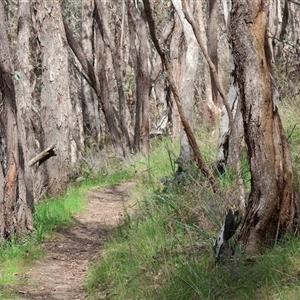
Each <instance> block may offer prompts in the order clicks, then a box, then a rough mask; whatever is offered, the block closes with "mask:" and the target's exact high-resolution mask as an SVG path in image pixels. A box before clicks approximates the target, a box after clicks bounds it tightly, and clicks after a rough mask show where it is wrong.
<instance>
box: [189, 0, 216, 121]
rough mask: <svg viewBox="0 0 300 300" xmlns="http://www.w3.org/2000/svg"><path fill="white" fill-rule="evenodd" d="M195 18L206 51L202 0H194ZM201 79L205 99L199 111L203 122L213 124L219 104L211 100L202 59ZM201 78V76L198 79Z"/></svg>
mask: <svg viewBox="0 0 300 300" xmlns="http://www.w3.org/2000/svg"><path fill="white" fill-rule="evenodd" d="M194 5H195V19H196V20H198V24H199V32H200V36H201V40H202V41H203V44H204V46H205V49H206V51H207V45H208V38H207V36H206V31H205V21H204V18H203V11H202V0H197V1H195V4H194ZM203 73H204V75H203V81H204V88H205V101H203V103H201V104H200V106H201V111H203V120H204V122H205V123H207V124H210V125H214V124H215V123H216V121H217V120H218V119H219V115H220V109H219V106H218V105H217V104H216V103H215V102H214V100H213V91H212V83H211V72H210V68H209V64H208V63H207V61H206V60H203ZM200 80H202V78H201V79H200Z"/></svg>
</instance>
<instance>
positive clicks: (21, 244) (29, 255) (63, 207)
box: [0, 165, 132, 299]
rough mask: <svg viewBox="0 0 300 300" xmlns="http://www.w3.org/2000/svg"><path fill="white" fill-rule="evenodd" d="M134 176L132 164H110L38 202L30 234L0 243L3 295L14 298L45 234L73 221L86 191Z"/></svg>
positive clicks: (0, 273) (80, 207)
mask: <svg viewBox="0 0 300 300" xmlns="http://www.w3.org/2000/svg"><path fill="white" fill-rule="evenodd" d="M131 176H132V170H131V169H130V167H129V166H127V167H122V168H121V167H120V166H117V165H114V166H113V167H112V166H111V169H110V170H108V169H106V170H103V171H102V172H100V173H98V174H97V176H95V177H94V178H89V179H86V180H85V181H83V182H81V183H80V184H76V185H73V186H70V187H69V188H68V191H67V192H66V194H65V195H64V196H62V197H59V198H55V199H46V200H44V201H42V202H40V203H38V204H37V205H36V206H35V212H34V216H33V217H34V228H35V231H34V233H33V234H32V235H31V236H28V237H26V238H23V239H12V240H11V241H9V242H3V243H2V244H0V299H11V298H10V295H11V293H12V289H11V286H12V284H14V283H16V282H18V280H19V279H20V275H21V274H22V272H24V270H25V269H26V268H27V267H28V266H30V263H32V261H33V260H35V259H37V258H40V257H41V256H42V255H43V251H42V250H41V248H40V247H39V243H41V242H42V241H43V240H44V239H45V238H47V237H49V236H51V234H52V233H53V231H54V230H55V228H57V227H59V226H68V225H71V224H72V219H73V218H72V216H73V215H74V213H76V212H78V211H80V210H81V209H82V207H83V206H84V204H85V200H84V193H85V192H86V191H87V190H88V189H90V188H92V187H95V186H97V187H99V186H105V185H109V184H113V183H117V182H120V181H122V180H127V179H129V178H130V177H131Z"/></svg>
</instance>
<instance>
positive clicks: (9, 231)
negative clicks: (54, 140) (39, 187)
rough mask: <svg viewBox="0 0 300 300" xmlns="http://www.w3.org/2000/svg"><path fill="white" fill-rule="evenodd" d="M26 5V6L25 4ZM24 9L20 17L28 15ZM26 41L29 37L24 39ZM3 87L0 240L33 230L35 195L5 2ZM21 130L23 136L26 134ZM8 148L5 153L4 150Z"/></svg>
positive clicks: (0, 10) (0, 54)
mask: <svg viewBox="0 0 300 300" xmlns="http://www.w3.org/2000/svg"><path fill="white" fill-rule="evenodd" d="M25 6H26V5H25ZM25 6H22V7H21V9H20V14H19V17H20V18H21V19H22V18H23V17H24V18H25V16H28V10H27V8H28V7H27V8H26V7H25ZM23 21H24V22H23V24H22V23H21V21H20V19H19V26H20V29H21V30H22V31H23V30H25V31H26V26H27V25H28V23H27V21H28V20H25V19H23ZM24 39H25V40H26V37H24ZM0 40H1V43H0V85H1V93H2V103H1V106H2V109H1V115H0V118H1V148H2V149H1V162H0V163H1V165H0V239H3V238H4V239H9V238H11V237H12V235H13V234H14V233H17V234H18V235H21V234H23V233H28V232H30V231H31V230H32V229H33V228H32V211H33V196H32V194H31V192H32V190H31V189H30V186H28V187H27V186H26V183H27V182H28V181H27V180H26V178H27V177H26V176H27V175H28V173H27V174H26V173H25V165H24V164H25V163H26V162H27V161H26V160H24V147H23V145H22V144H21V142H22V138H21V141H20V140H18V136H19V135H18V129H19V127H18V121H20V118H18V116H17V105H16V94H15V88H14V81H13V69H12V64H11V59H10V52H9V44H8V37H7V32H6V24H5V13H4V5H3V1H1V2H0ZM23 129H24V128H23V127H22V133H23V134H24V131H23ZM4 149H5V150H4Z"/></svg>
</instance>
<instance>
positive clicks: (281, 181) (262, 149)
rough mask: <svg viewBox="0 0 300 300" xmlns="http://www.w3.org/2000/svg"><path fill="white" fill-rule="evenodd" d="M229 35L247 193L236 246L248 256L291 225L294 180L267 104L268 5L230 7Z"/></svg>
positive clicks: (237, 0) (241, 0)
mask: <svg viewBox="0 0 300 300" xmlns="http://www.w3.org/2000/svg"><path fill="white" fill-rule="evenodd" d="M232 4H233V6H232V11H231V18H230V19H231V22H230V33H231V37H232V45H233V56H234V62H235V65H236V76H237V81H238V85H239V90H240V96H241V98H240V99H241V107H242V113H243V121H244V130H245V141H246V144H247V151H248V157H249V160H250V171H251V193H250V196H249V202H248V206H247V209H246V216H245V219H244V222H243V225H242V228H241V232H240V235H239V241H240V242H241V243H242V244H243V245H244V246H245V250H246V251H247V252H248V253H256V252H258V251H259V250H260V247H261V246H262V245H263V244H265V243H270V242H271V241H274V240H276V239H277V238H278V236H279V235H280V234H282V233H283V232H284V231H286V230H288V229H291V228H292V227H293V226H294V225H295V222H296V218H297V209H296V203H295V192H294V189H293V184H294V176H293V168H292V160H291V155H290V152H289V147H288V143H287V139H286V137H285V134H284V131H283V127H282V124H281V120H280V117H279V114H278V110H277V107H275V109H274V106H273V101H272V80H271V71H272V70H271V64H270V57H268V48H267V47H268V44H267V38H266V24H267V9H268V1H260V0H259V1H258V0H255V1H251V2H250V1H247V0H234V1H232Z"/></svg>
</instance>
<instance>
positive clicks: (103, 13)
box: [95, 0, 131, 152]
mask: <svg viewBox="0 0 300 300" xmlns="http://www.w3.org/2000/svg"><path fill="white" fill-rule="evenodd" d="M95 3H96V6H97V10H98V16H99V19H100V21H101V29H102V30H103V36H104V39H105V40H106V39H107V41H108V46H109V49H110V51H111V55H112V57H113V58H112V66H113V70H114V76H115V80H116V83H117V90H118V96H119V106H118V108H119V109H118V116H119V123H120V129H121V131H122V137H121V138H122V140H123V142H124V143H125V147H124V150H125V151H126V152H129V150H130V149H131V141H130V138H129V131H128V128H127V126H126V99H125V93H124V90H123V78H122V70H121V65H122V63H121V56H120V51H119V50H118V49H117V47H116V43H115V41H114V39H113V34H112V33H111V31H110V29H109V25H108V20H107V15H108V12H107V10H106V5H105V4H103V2H102V0H95Z"/></svg>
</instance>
